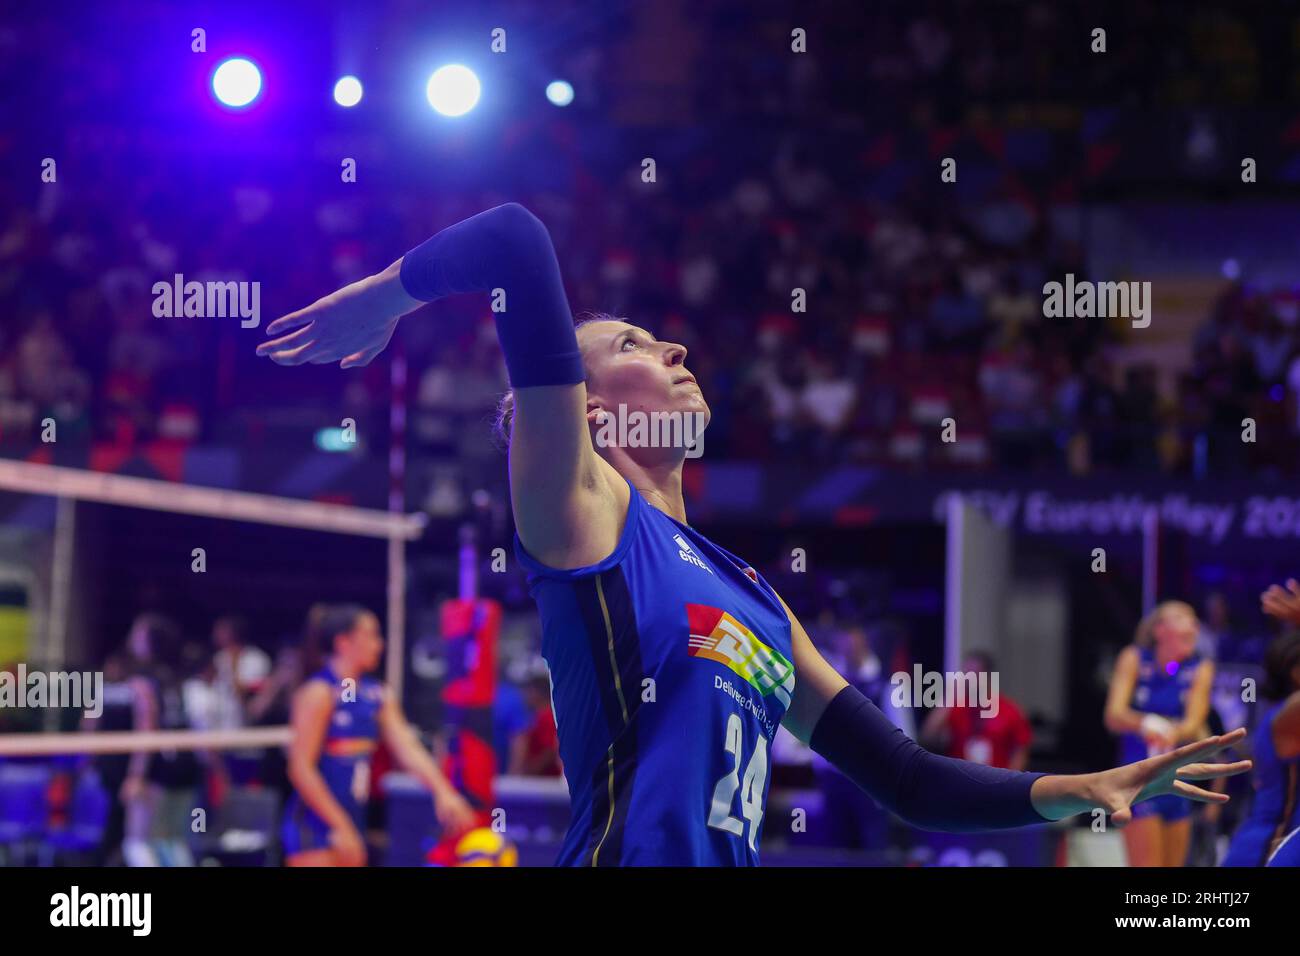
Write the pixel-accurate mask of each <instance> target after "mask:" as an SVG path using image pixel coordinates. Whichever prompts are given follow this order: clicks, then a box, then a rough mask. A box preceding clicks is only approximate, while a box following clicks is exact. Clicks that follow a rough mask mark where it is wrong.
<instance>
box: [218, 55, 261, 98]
mask: <svg viewBox="0 0 1300 956" xmlns="http://www.w3.org/2000/svg"><path fill="white" fill-rule="evenodd" d="M212 92H213V94H214V95H215V96H216V97H217V99H218V100H219V101H220V102H222V103H224V104H225V105H226V106H233V107H236V108H238V107H243V106H247V105H248V104H249V103H252V102H253V100H255V99H257V96H258V94H259V93H261V92H262V73H261V71H260V70H258V68H257V67H256V66H255V65H254V63H253V61H252V60H247V59H245V58H244V57H242V56H236V57H231V58H230V59H228V60H223V61H222V62H221V63H219V64H218V65H217V68H216V69H215V70H213V71H212Z"/></svg>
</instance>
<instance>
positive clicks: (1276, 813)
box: [1223, 704, 1300, 866]
mask: <svg viewBox="0 0 1300 956" xmlns="http://www.w3.org/2000/svg"><path fill="white" fill-rule="evenodd" d="M1281 706H1282V705H1281V704H1275V705H1273V706H1272V707H1270V708H1269V709H1268V710H1267V711H1265V712H1264V714H1263V716H1262V717H1260V721H1259V725H1258V726H1257V727H1256V728H1255V731H1254V734H1253V737H1254V750H1253V753H1251V759H1252V760H1253V761H1254V764H1255V767H1254V774H1253V776H1252V780H1251V782H1252V783H1253V785H1254V789H1255V796H1254V799H1253V801H1252V802H1251V806H1250V815H1249V816H1247V817H1246V819H1245V820H1243V821H1242V824H1241V826H1240V827H1238V829H1237V832H1236V833H1234V834H1233V836H1232V843H1231V844H1230V845H1229V847H1228V853H1227V855H1226V856H1225V857H1224V858H1223V865H1224V866H1263V865H1264V864H1265V861H1267V860H1268V858H1269V856H1270V855H1271V854H1272V853H1273V852H1274V851H1275V850H1276V849H1277V848H1278V846H1279V844H1281V842H1282V840H1283V838H1284V837H1286V835H1287V834H1288V833H1290V832H1291V831H1293V830H1295V829H1296V828H1297V827H1300V757H1292V758H1291V759H1290V760H1283V759H1281V758H1280V757H1278V755H1277V748H1275V747H1274V746H1273V718H1274V717H1276V716H1277V712H1278V710H1279V708H1280V707H1281Z"/></svg>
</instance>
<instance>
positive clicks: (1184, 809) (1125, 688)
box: [1105, 601, 1214, 866]
mask: <svg viewBox="0 0 1300 956" xmlns="http://www.w3.org/2000/svg"><path fill="white" fill-rule="evenodd" d="M1199 630H1200V622H1199V621H1198V620H1197V618H1196V612H1195V611H1194V610H1192V608H1191V606H1190V605H1188V604H1184V603H1183V602H1182V601H1165V602H1164V603H1162V604H1160V605H1158V606H1157V607H1156V608H1155V609H1154V610H1152V611H1151V612H1150V613H1149V614H1148V615H1147V616H1146V617H1144V618H1143V619H1142V622H1141V623H1140V624H1138V628H1137V633H1136V635H1135V636H1134V640H1133V643H1132V644H1130V645H1129V646H1128V647H1126V648H1124V650H1123V651H1121V652H1120V655H1119V659H1118V660H1117V661H1116V662H1115V671H1114V673H1113V674H1112V675H1111V679H1110V694H1109V696H1108V697H1107V699H1106V713H1105V723H1106V729H1107V730H1109V731H1110V732H1111V733H1113V734H1118V735H1119V738H1120V759H1121V760H1122V761H1125V762H1131V761H1135V760H1142V759H1143V758H1146V757H1154V756H1157V755H1159V754H1166V753H1169V752H1170V751H1171V750H1173V749H1174V748H1175V747H1177V746H1178V745H1179V744H1183V743H1186V742H1187V741H1191V740H1196V739H1197V738H1198V737H1200V736H1201V734H1202V732H1203V728H1204V725H1205V721H1206V718H1207V717H1208V716H1209V713H1210V688H1211V686H1212V685H1213V683H1214V665H1213V664H1212V663H1211V662H1210V661H1208V660H1206V659H1204V658H1202V657H1200V656H1199V655H1198V654H1197V653H1196V636H1197V634H1198V633H1199ZM1133 817H1134V820H1133V823H1132V824H1131V825H1130V826H1128V827H1126V828H1125V830H1124V843H1125V845H1126V847H1127V849H1128V861H1129V865H1130V866H1183V865H1184V863H1185V862H1186V860H1187V848H1188V846H1189V845H1190V843H1191V838H1192V818H1191V804H1189V803H1188V802H1187V801H1186V800H1181V799H1179V798H1178V796H1177V795H1174V794H1165V795H1163V796H1159V797H1156V798H1154V799H1152V800H1149V801H1147V802H1146V803H1144V804H1142V805H1141V806H1139V807H1137V808H1135V809H1134V811H1133Z"/></svg>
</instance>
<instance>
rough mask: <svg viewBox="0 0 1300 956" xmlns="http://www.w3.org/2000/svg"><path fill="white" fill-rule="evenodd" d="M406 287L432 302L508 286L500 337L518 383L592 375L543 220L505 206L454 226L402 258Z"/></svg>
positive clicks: (568, 381) (571, 380)
mask: <svg viewBox="0 0 1300 956" xmlns="http://www.w3.org/2000/svg"><path fill="white" fill-rule="evenodd" d="M401 282H402V287H403V288H404V289H405V290H406V291H407V293H409V294H410V295H411V296H412V297H413V298H416V299H422V300H424V301H425V302H431V301H433V300H434V299H439V298H442V297H443V296H448V295H456V294H457V293H461V292H486V291H489V290H492V289H501V290H503V291H504V293H505V310H504V311H502V312H494V313H493V318H494V319H495V321H496V326H497V338H498V339H499V340H500V342H501V351H502V352H503V353H504V355H505V360H506V371H507V372H508V373H509V375H510V385H511V387H513V388H528V387H530V386H533V385H572V384H576V383H577V382H581V381H582V380H583V379H584V377H585V374H584V372H583V367H582V353H581V352H580V351H579V350H578V337H577V334H576V333H575V332H574V330H573V315H572V313H571V312H570V311H569V301H568V299H566V298H565V295H564V282H563V280H562V279H561V278H560V264H559V263H558V262H557V261H556V259H555V247H554V246H553V245H552V244H551V236H550V234H549V233H548V232H547V231H546V227H545V226H544V225H542V221H541V220H540V219H538V218H537V217H536V216H534V215H533V214H532V213H531V212H529V211H528V210H527V209H525V208H524V207H523V206H521V205H519V203H513V202H512V203H505V204H504V205H501V206H496V207H494V208H492V209H489V210H487V211H486V212H481V213H479V214H478V215H476V216H471V217H470V218H468V219H465V220H463V221H461V222H458V223H456V224H455V225H454V226H448V227H447V228H446V229H443V230H442V231H441V232H439V233H437V234H435V235H434V236H433V237H432V238H430V239H428V240H426V241H425V242H423V243H421V244H420V245H418V246H416V247H415V248H414V249H412V250H411V251H410V252H408V253H407V254H406V255H405V256H404V257H403V258H402V266H401Z"/></svg>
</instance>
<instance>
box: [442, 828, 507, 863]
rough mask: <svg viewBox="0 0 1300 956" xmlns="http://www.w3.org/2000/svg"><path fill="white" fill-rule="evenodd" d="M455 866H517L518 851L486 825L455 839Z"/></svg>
mask: <svg viewBox="0 0 1300 956" xmlns="http://www.w3.org/2000/svg"><path fill="white" fill-rule="evenodd" d="M456 865H457V866H518V865H519V851H518V850H516V849H515V845H514V844H513V843H511V842H510V841H509V840H507V839H506V838H505V837H504V836H502V835H501V834H500V833H497V832H496V831H495V830H492V829H490V828H488V827H479V828H478V829H477V830H470V831H469V832H468V833H466V834H465V835H464V836H463V837H461V838H460V839H459V840H457V841H456Z"/></svg>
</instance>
